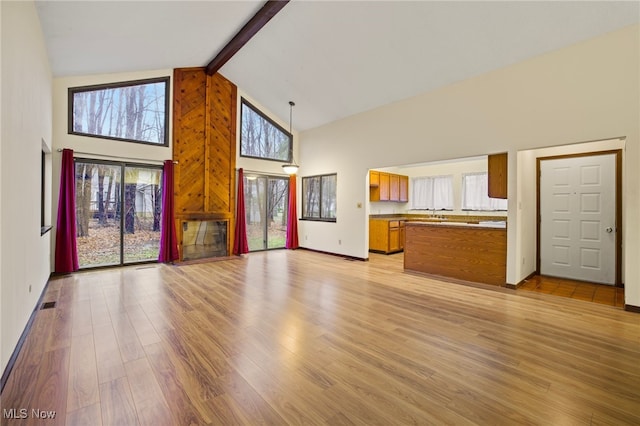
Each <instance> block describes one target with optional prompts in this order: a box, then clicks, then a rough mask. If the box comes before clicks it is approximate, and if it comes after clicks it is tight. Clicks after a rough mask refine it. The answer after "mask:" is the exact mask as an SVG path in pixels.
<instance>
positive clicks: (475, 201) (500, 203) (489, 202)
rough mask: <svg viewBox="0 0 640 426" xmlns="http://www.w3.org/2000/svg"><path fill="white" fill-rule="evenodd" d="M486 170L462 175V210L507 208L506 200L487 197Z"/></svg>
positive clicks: (504, 209) (487, 182)
mask: <svg viewBox="0 0 640 426" xmlns="http://www.w3.org/2000/svg"><path fill="white" fill-rule="evenodd" d="M488 194H489V179H488V176H487V172H480V173H465V174H463V175H462V210H503V211H506V210H507V200H503V199H502V198H489V195H488Z"/></svg>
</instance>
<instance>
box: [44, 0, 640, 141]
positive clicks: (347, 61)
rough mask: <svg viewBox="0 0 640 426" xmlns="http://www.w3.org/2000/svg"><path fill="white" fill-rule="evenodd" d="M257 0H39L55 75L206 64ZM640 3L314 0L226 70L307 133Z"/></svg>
mask: <svg viewBox="0 0 640 426" xmlns="http://www.w3.org/2000/svg"><path fill="white" fill-rule="evenodd" d="M262 4H263V2H256V1H37V2H36V7H37V9H38V13H39V16H40V21H41V24H42V30H43V33H44V37H45V40H46V43H47V50H48V54H49V58H50V62H51V66H52V70H53V73H54V76H70V75H86V74H96V73H115V72H126V71H141V70H155V69H164V68H179V67H191V66H206V65H207V64H208V63H209V61H210V60H211V59H212V58H213V57H214V56H215V55H216V53H217V52H218V51H220V49H222V48H223V47H224V45H225V44H226V43H227V42H228V41H229V40H231V38H232V37H233V36H234V35H235V33H236V32H237V31H238V30H239V29H240V28H241V27H242V26H243V25H244V23H245V22H247V21H248V20H249V19H250V18H251V17H252V16H253V15H254V14H255V13H256V12H257V11H258V10H259V9H260V8H261V7H262ZM639 4H640V3H639V2H635V1H631V2H616V1H601V2H597V1H585V2H575V1H546V2H540V1H532V2H526V1H511V2H508V1H503V2H500V1H497V2H484V1H470V2H458V1H321V0H318V1H304V0H293V1H291V2H290V3H289V4H287V5H286V6H285V7H284V8H283V9H282V10H281V11H280V13H279V14H278V15H276V16H275V17H274V18H273V19H272V20H271V21H270V22H269V23H267V25H266V26H265V27H264V28H262V30H261V31H260V32H259V33H258V34H257V35H256V36H255V37H253V38H252V39H251V40H250V41H249V42H248V43H247V44H246V45H245V46H244V47H243V48H242V49H241V50H240V51H239V52H238V53H237V54H236V55H235V56H234V57H233V58H232V59H231V60H230V61H229V62H227V63H226V65H224V66H223V67H222V68H221V70H220V73H222V74H223V75H224V76H225V77H227V78H228V79H229V80H231V81H233V82H234V83H235V84H237V85H238V86H239V87H240V89H242V90H243V91H245V92H246V93H247V94H248V95H249V96H251V97H252V98H253V99H255V100H256V101H257V102H259V103H260V104H262V105H264V106H265V107H266V108H268V109H269V110H270V111H272V112H273V113H274V114H276V115H278V116H279V117H280V118H281V119H283V120H284V121H285V122H286V121H287V120H288V114H289V104H288V101H289V100H294V101H295V102H296V109H295V113H294V128H295V129H296V130H299V131H302V130H306V129H310V128H313V127H317V126H320V125H323V124H325V123H328V122H331V121H335V120H339V119H341V118H344V117H347V116H350V115H352V114H357V113H359V112H363V111H366V110H369V109H373V108H376V107H379V106H381V105H384V104H387V103H391V102H395V101H398V100H401V99H405V98H408V97H411V96H414V95H417V94H420V93H424V92H428V91H431V90H435V89H437V88H439V87H442V86H446V85H449V84H452V83H455V82H457V81H461V80H465V79H468V78H472V77H474V76H477V75H480V74H483V73H486V72H488V71H491V70H494V69H498V68H501V67H505V66H508V65H510V64H514V63H517V62H519V61H522V60H525V59H528V58H531V57H533V56H537V55H541V54H544V53H546V52H549V51H552V50H556V49H559V48H562V47H565V46H568V45H571V44H574V43H578V42H580V41H583V40H587V39H589V38H592V37H595V36H598V35H601V34H604V33H607V32H610V31H614V30H616V29H619V28H622V27H624V26H628V25H632V24H637V23H638V21H639V16H640V6H639Z"/></svg>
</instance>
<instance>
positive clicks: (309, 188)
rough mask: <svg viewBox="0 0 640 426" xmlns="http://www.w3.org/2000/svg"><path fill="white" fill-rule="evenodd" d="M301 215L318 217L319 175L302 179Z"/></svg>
mask: <svg viewBox="0 0 640 426" xmlns="http://www.w3.org/2000/svg"><path fill="white" fill-rule="evenodd" d="M302 196H303V203H302V217H307V218H319V217H320V176H314V177H308V178H303V179H302Z"/></svg>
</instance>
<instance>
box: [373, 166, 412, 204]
mask: <svg viewBox="0 0 640 426" xmlns="http://www.w3.org/2000/svg"><path fill="white" fill-rule="evenodd" d="M408 194H409V177H408V176H402V175H396V174H393V173H386V172H380V171H377V170H371V171H369V201H394V202H400V203H406V202H407V201H409V195H408Z"/></svg>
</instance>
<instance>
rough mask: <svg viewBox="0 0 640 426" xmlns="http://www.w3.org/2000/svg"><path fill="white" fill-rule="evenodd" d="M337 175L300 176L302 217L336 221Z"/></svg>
mask: <svg viewBox="0 0 640 426" xmlns="http://www.w3.org/2000/svg"><path fill="white" fill-rule="evenodd" d="M336 181H337V175H336V174H331V175H322V176H310V177H304V178H302V218H303V219H316V220H326V221H330V222H335V221H336Z"/></svg>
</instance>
